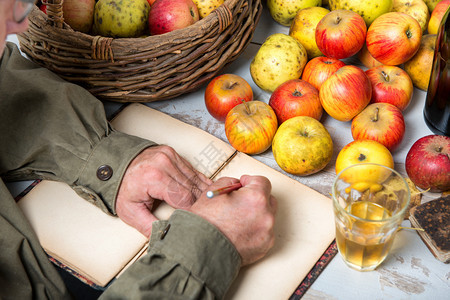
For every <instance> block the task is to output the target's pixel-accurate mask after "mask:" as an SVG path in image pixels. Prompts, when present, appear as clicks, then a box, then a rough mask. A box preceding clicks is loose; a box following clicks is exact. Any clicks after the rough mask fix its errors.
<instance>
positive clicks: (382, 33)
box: [366, 12, 422, 65]
mask: <svg viewBox="0 0 450 300" xmlns="http://www.w3.org/2000/svg"><path fill="white" fill-rule="evenodd" d="M421 38H422V28H420V24H419V22H417V20H416V19H414V18H413V17H411V16H410V15H407V14H405V13H401V12H389V13H386V14H384V15H381V16H379V17H378V18H376V19H375V20H374V21H373V23H372V24H371V25H370V27H369V29H368V30H367V37H366V45H367V50H369V52H370V54H371V55H372V56H373V58H374V59H376V60H378V61H379V62H381V63H382V64H385V65H400V64H402V63H404V62H406V61H408V60H409V59H411V58H412V57H413V56H414V54H416V52H417V50H419V46H420V40H421Z"/></svg>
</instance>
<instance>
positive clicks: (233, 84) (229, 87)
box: [227, 81, 238, 90]
mask: <svg viewBox="0 0 450 300" xmlns="http://www.w3.org/2000/svg"><path fill="white" fill-rule="evenodd" d="M237 84H238V82H237V81H233V82H232V83H231V84H230V85H229V86H228V87H227V88H228V89H229V90H232V89H233V88H234V86H235V85H237Z"/></svg>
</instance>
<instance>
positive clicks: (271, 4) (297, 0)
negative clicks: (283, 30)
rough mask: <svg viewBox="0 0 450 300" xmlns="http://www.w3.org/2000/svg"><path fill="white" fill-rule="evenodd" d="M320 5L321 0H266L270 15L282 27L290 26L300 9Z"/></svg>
mask: <svg viewBox="0 0 450 300" xmlns="http://www.w3.org/2000/svg"><path fill="white" fill-rule="evenodd" d="M321 5H322V0H267V7H268V8H269V12H270V15H271V16H272V18H273V19H274V20H275V21H276V22H277V23H279V24H281V25H283V26H290V25H291V22H292V20H293V19H294V17H295V15H296V14H297V12H298V11H299V10H300V9H303V8H307V7H314V6H321Z"/></svg>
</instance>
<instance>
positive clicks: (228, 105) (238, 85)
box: [205, 74, 253, 122]
mask: <svg viewBox="0 0 450 300" xmlns="http://www.w3.org/2000/svg"><path fill="white" fill-rule="evenodd" d="M252 100H253V91H252V88H251V86H250V84H248V82H247V81H246V80H245V79H244V78H242V77H241V76H238V75H234V74H222V75H219V76H216V77H214V78H213V80H211V81H210V82H209V83H208V85H207V86H206V90H205V104H206V108H207V109H208V112H209V113H210V114H211V116H213V117H214V118H216V119H217V120H219V121H221V122H223V121H225V118H226V117H227V114H228V112H229V111H230V110H231V109H232V108H233V107H235V106H236V105H238V104H241V103H242V102H243V101H252Z"/></svg>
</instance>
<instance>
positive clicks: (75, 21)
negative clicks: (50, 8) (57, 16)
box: [63, 0, 95, 33]
mask: <svg viewBox="0 0 450 300" xmlns="http://www.w3.org/2000/svg"><path fill="white" fill-rule="evenodd" d="M94 7H95V0H64V2H63V16H64V22H66V23H67V24H69V25H70V27H72V28H73V29H74V30H77V31H81V32H84V33H88V32H89V31H90V30H91V28H92V24H93V23H94Z"/></svg>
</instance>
